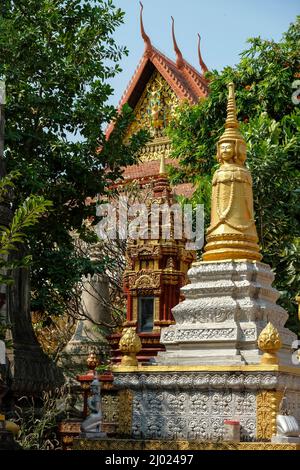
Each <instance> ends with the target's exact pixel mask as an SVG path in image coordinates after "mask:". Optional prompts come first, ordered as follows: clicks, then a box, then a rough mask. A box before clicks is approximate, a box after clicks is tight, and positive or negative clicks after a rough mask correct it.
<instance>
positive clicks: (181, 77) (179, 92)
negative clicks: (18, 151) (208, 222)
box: [106, 5, 208, 193]
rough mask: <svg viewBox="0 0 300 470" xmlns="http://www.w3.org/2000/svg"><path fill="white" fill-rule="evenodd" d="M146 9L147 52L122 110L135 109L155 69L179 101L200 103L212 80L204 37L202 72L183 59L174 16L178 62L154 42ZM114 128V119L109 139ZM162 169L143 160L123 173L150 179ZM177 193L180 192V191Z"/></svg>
mask: <svg viewBox="0 0 300 470" xmlns="http://www.w3.org/2000/svg"><path fill="white" fill-rule="evenodd" d="M142 11H143V6H142V5H141V16H140V23H141V36H142V38H143V40H144V43H145V51H144V53H143V55H142V57H141V60H140V62H139V64H138V66H137V68H136V70H135V72H134V74H133V76H132V78H131V80H130V82H129V84H128V86H127V88H126V89H125V91H124V93H123V96H122V97H121V100H120V102H119V105H118V109H119V110H121V109H122V107H123V106H124V104H126V103H127V104H129V106H130V107H131V108H132V109H135V107H136V105H137V104H138V102H139V100H140V98H141V96H142V94H143V92H144V90H145V87H146V86H147V84H148V82H149V80H150V79H151V77H152V76H153V74H154V73H155V72H156V73H159V74H160V75H161V76H162V77H163V79H164V80H165V81H166V83H167V84H168V85H169V87H170V88H171V90H172V91H173V92H174V94H175V96H176V97H177V99H178V101H184V100H187V101H188V102H189V103H190V104H196V103H197V102H198V101H199V99H201V98H205V97H206V96H207V95H208V81H207V80H206V79H205V77H204V75H203V74H204V73H205V72H206V71H207V67H206V65H205V63H204V61H203V59H202V56H201V52H200V38H199V43H198V55H199V63H200V67H201V69H202V72H199V71H198V70H197V69H196V68H194V67H193V66H192V65H191V64H189V63H188V62H187V61H186V60H185V59H184V58H183V56H182V53H181V51H180V49H179V47H178V45H177V41H176V38H175V31H174V19H173V18H172V39H173V44H174V51H175V54H176V61H173V60H172V59H169V58H168V57H167V56H166V55H165V54H163V53H162V52H160V51H159V50H158V49H157V48H156V47H154V46H153V45H152V43H151V40H150V38H149V36H148V35H147V34H146V33H145V30H144V25H143V18H142ZM113 128H114V123H113V122H112V123H111V124H110V125H109V126H108V128H107V131H106V138H109V136H110V134H111V132H112V130H113ZM168 163H171V164H173V165H174V163H175V162H174V160H170V161H169V162H168ZM158 170H159V161H146V162H141V163H140V164H138V165H132V166H128V167H126V168H125V169H124V173H123V176H124V179H125V180H133V179H139V180H141V179H144V178H146V179H150V178H151V177H153V176H155V175H157V174H158ZM184 186H185V192H186V193H192V192H193V190H192V187H191V185H188V186H189V188H187V185H184ZM176 193H178V191H177V190H176Z"/></svg>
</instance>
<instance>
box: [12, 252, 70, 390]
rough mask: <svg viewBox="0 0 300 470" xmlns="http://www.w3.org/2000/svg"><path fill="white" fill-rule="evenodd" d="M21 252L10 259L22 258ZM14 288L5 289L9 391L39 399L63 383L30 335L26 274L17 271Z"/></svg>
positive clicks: (59, 373)
mask: <svg viewBox="0 0 300 470" xmlns="http://www.w3.org/2000/svg"><path fill="white" fill-rule="evenodd" d="M25 251H26V249H25V248H21V249H20V250H19V251H18V252H17V253H15V254H14V255H13V256H14V257H17V258H18V259H20V258H22V257H23V256H24V255H25ZM13 278H14V284H13V285H12V286H10V287H9V289H8V319H9V322H10V324H11V336H12V343H13V347H12V349H11V350H10V351H9V352H8V356H9V360H10V363H11V373H12V385H11V389H12V391H13V393H14V394H15V395H17V396H20V395H24V394H25V395H30V396H31V395H40V394H41V392H43V391H45V390H51V389H54V388H56V387H58V386H59V385H61V384H62V382H63V375H62V372H61V370H60V369H59V368H58V367H57V366H56V365H55V364H54V363H53V361H51V359H50V358H49V357H48V356H47V355H46V354H45V353H44V352H43V350H42V348H41V346H40V344H39V342H38V340H37V339H36V336H35V334H34V331H33V327H32V323H31V315H30V282H29V270H28V269H25V268H22V269H16V270H15V272H14V273H13Z"/></svg>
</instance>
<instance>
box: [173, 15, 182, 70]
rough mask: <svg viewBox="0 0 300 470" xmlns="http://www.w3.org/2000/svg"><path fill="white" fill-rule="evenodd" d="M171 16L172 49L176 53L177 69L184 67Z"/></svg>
mask: <svg viewBox="0 0 300 470" xmlns="http://www.w3.org/2000/svg"><path fill="white" fill-rule="evenodd" d="M171 18H172V38H173V45H174V50H175V53H176V66H177V68H178V69H182V67H184V60H183V57H182V54H181V50H180V49H179V47H178V44H177V41H176V38H175V30H174V18H173V16H171Z"/></svg>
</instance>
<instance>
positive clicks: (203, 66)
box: [198, 33, 208, 74]
mask: <svg viewBox="0 0 300 470" xmlns="http://www.w3.org/2000/svg"><path fill="white" fill-rule="evenodd" d="M200 41H201V36H200V34H199V33H198V57H199V64H200V67H201V69H202V73H203V74H204V73H205V72H208V68H207V66H206V64H205V63H204V61H203V59H202V55H201V49H200Z"/></svg>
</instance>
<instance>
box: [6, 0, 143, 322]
mask: <svg viewBox="0 0 300 470" xmlns="http://www.w3.org/2000/svg"><path fill="white" fill-rule="evenodd" d="M123 17H124V14H123V12H122V11H121V10H120V9H117V8H116V7H114V5H113V3H112V1H111V0H2V2H1V7H0V57H1V60H0V76H1V77H2V78H3V79H5V82H6V94H7V104H6V127H5V159H6V164H7V167H8V170H9V171H10V170H14V171H18V172H19V173H20V174H21V175H22V177H21V178H20V179H19V181H18V193H17V195H16V196H17V197H16V198H15V200H14V206H15V207H17V206H18V204H19V202H20V201H22V200H24V199H26V197H28V195H29V194H31V193H33V194H34V195H38V196H43V197H44V198H45V199H49V200H51V201H52V202H53V207H52V210H51V211H50V212H49V214H48V216H47V217H46V218H43V219H42V220H41V223H40V224H39V225H38V226H35V227H34V228H33V229H32V230H31V231H30V234H29V249H30V253H31V255H32V261H33V264H32V275H31V286H32V292H33V296H32V307H33V309H34V310H36V311H39V312H47V313H51V314H53V313H54V314H55V313H60V312H62V311H63V310H64V308H65V302H67V301H68V300H69V298H70V294H71V292H72V288H73V286H74V285H75V284H76V282H77V281H79V280H80V278H81V277H82V275H83V274H87V273H93V272H95V271H99V270H100V271H101V270H102V269H103V267H104V262H105V260H99V262H98V263H95V262H94V263H92V262H91V261H90V260H89V259H88V257H86V256H78V253H76V251H75V249H74V243H73V239H72V236H71V233H74V231H76V232H79V234H80V237H81V238H82V239H86V238H87V234H86V233H85V227H84V225H83V224H82V221H83V220H84V219H85V218H86V217H89V216H91V215H92V216H94V215H95V205H94V204H90V205H87V204H86V203H85V201H86V198H87V197H91V198H94V197H95V196H96V195H97V194H105V193H107V191H109V187H110V185H111V182H112V181H115V180H116V179H117V178H118V177H120V175H121V167H122V165H125V164H130V163H133V162H134V161H135V157H136V153H137V150H138V148H139V146H140V144H143V143H144V142H145V141H146V139H147V135H146V133H145V132H140V133H139V135H136V136H133V138H132V139H131V141H130V142H129V144H128V145H126V146H125V145H124V144H123V136H124V133H125V130H126V128H127V126H128V123H129V122H131V120H132V117H133V116H132V112H131V110H130V109H129V108H124V109H123V113H122V114H121V115H119V116H118V117H117V113H116V110H115V109H114V107H113V106H110V105H109V104H108V101H107V100H108V98H109V96H110V95H111V94H112V92H113V90H112V88H111V87H110V85H109V84H108V81H109V79H111V78H112V77H113V76H114V75H115V74H116V73H118V72H119V71H120V68H119V65H118V61H119V60H120V58H121V57H122V55H123V54H127V50H126V48H125V47H120V46H118V45H117V44H116V43H115V40H114V38H113V33H114V31H115V29H116V28H117V27H118V26H119V25H120V24H121V23H122V22H123ZM113 119H115V120H116V126H115V129H114V132H113V133H112V135H111V138H110V140H109V142H107V141H106V140H105V132H104V129H105V126H106V125H107V123H108V122H110V121H111V120H113ZM95 220H96V219H95Z"/></svg>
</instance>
